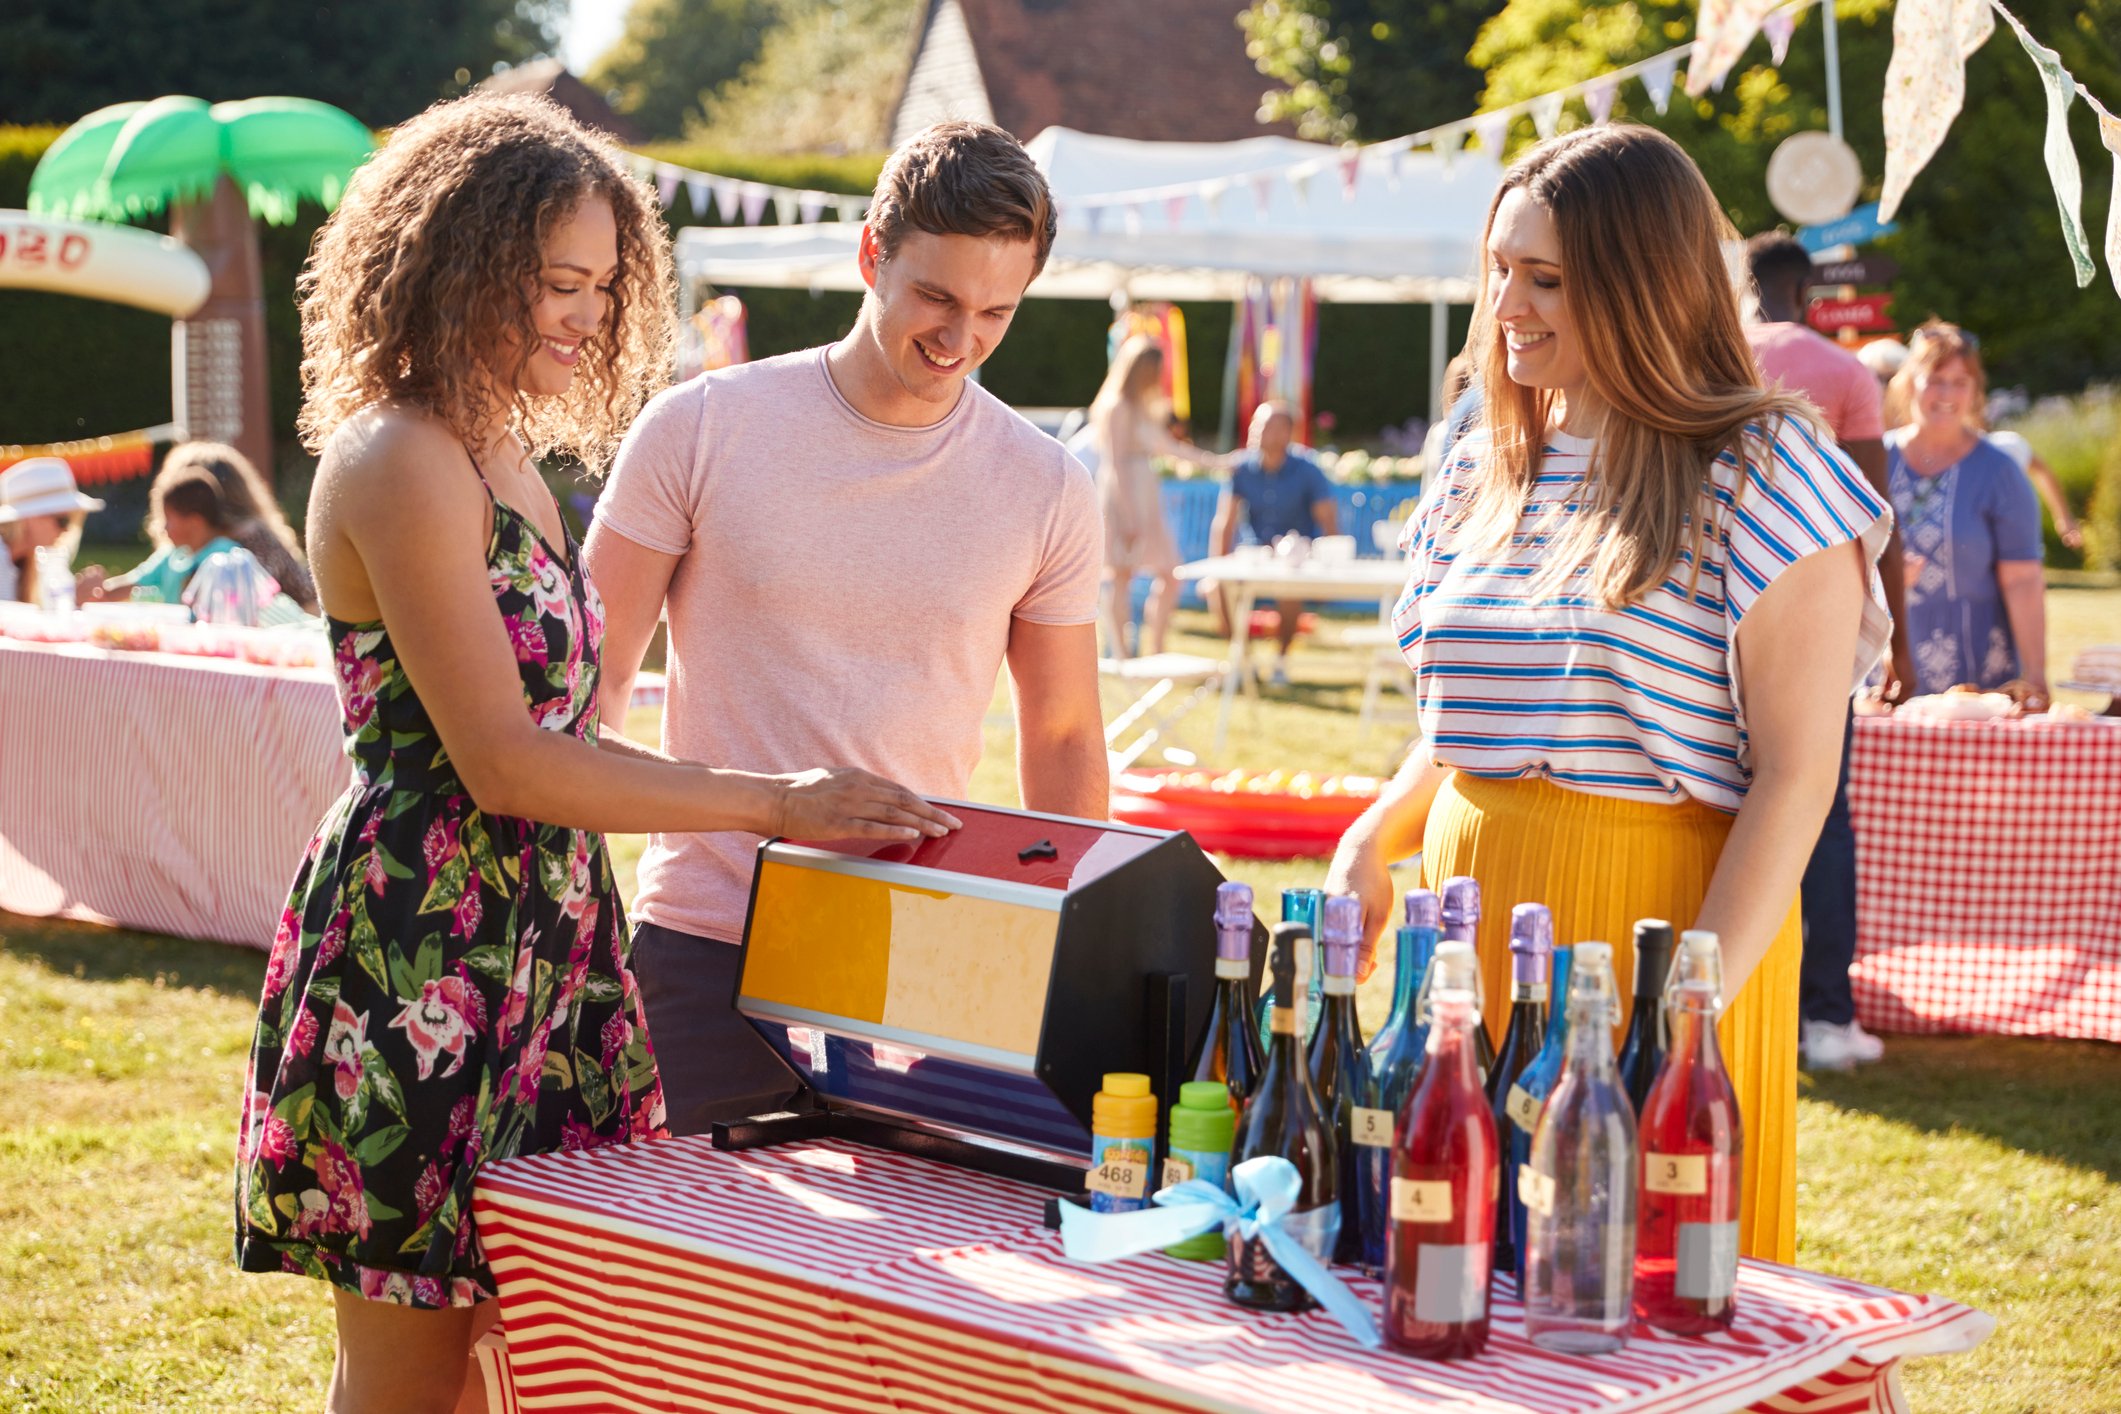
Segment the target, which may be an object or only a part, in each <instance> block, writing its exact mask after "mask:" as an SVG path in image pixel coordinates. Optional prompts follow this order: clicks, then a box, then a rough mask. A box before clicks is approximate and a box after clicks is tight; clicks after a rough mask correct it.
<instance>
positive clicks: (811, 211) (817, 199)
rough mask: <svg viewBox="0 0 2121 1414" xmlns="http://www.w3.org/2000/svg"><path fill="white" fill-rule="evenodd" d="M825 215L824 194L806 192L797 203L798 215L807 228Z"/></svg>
mask: <svg viewBox="0 0 2121 1414" xmlns="http://www.w3.org/2000/svg"><path fill="white" fill-rule="evenodd" d="M824 214H825V197H824V194H823V193H822V192H814V191H806V192H804V193H803V195H802V199H801V200H799V201H798V202H797V203H796V215H797V216H798V217H800V218H801V220H802V222H803V224H804V225H806V226H808V225H811V224H813V223H815V222H816V220H817V218H818V217H820V216H822V215H824Z"/></svg>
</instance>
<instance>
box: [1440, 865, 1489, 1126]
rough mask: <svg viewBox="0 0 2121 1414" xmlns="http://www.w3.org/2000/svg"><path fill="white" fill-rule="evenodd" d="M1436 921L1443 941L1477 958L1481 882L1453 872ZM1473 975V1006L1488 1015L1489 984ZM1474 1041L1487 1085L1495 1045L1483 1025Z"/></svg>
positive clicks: (1445, 889)
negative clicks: (1471, 952)
mask: <svg viewBox="0 0 2121 1414" xmlns="http://www.w3.org/2000/svg"><path fill="white" fill-rule="evenodd" d="M1438 921H1439V922H1440V923H1441V925H1442V928H1443V933H1442V941H1443V942H1446V943H1464V944H1465V945H1466V946H1467V947H1469V948H1471V949H1473V953H1474V955H1475V956H1476V957H1477V956H1479V954H1480V881H1479V880H1478V879H1475V878H1472V877H1471V876H1469V875H1465V874H1454V875H1452V876H1451V877H1450V878H1448V879H1446V880H1444V881H1443V894H1442V900H1441V907H1440V909H1439V912H1438ZM1473 975H1474V987H1473V1005H1474V1007H1475V1008H1476V1009H1477V1010H1478V1011H1479V1012H1480V1014H1481V1015H1482V1016H1483V1017H1485V1016H1486V1015H1487V1014H1488V986H1487V983H1486V982H1485V981H1484V980H1482V979H1481V977H1480V974H1479V972H1478V971H1476V972H1475V973H1474V974H1473ZM1473 1043H1474V1048H1475V1052H1476V1055H1477V1058H1478V1059H1479V1061H1480V1078H1481V1084H1482V1085H1486V1084H1487V1077H1488V1072H1489V1071H1491V1070H1493V1069H1494V1068H1495V1044H1494V1042H1492V1041H1491V1040H1489V1039H1488V1032H1487V1027H1486V1025H1485V1024H1483V1025H1482V1027H1481V1030H1480V1034H1479V1035H1477V1036H1475V1037H1474V1038H1473Z"/></svg>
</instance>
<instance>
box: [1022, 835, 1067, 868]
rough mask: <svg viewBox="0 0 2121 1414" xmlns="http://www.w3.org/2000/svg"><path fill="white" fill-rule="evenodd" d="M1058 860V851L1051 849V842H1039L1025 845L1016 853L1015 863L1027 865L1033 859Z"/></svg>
mask: <svg viewBox="0 0 2121 1414" xmlns="http://www.w3.org/2000/svg"><path fill="white" fill-rule="evenodd" d="M1058 858H1060V851H1059V850H1058V849H1055V848H1054V847H1053V841H1051V840H1040V841H1039V842H1038V843H1037V844H1034V845H1027V846H1025V847H1024V848H1023V849H1020V850H1018V851H1017V852H1016V862H1017V863H1019V864H1029V863H1030V862H1031V861H1032V860H1034V859H1058Z"/></svg>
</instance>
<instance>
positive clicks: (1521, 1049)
mask: <svg viewBox="0 0 2121 1414" xmlns="http://www.w3.org/2000/svg"><path fill="white" fill-rule="evenodd" d="M1553 960H1554V916H1553V915H1552V914H1551V913H1549V912H1547V906H1546V905H1545V904H1543V903H1520V904H1518V905H1517V906H1516V907H1515V908H1513V909H1511V910H1510V1024H1509V1027H1508V1028H1507V1029H1506V1030H1505V1031H1504V1032H1503V1033H1502V1049H1501V1050H1500V1051H1498V1052H1497V1053H1496V1055H1495V1064H1494V1065H1493V1066H1492V1067H1491V1068H1490V1069H1489V1071H1488V1075H1487V1082H1486V1083H1487V1095H1488V1108H1489V1109H1490V1110H1492V1111H1493V1112H1494V1115H1495V1134H1496V1141H1497V1143H1498V1145H1499V1146H1500V1147H1501V1149H1502V1212H1501V1213H1500V1214H1499V1215H1498V1217H1497V1220H1496V1223H1495V1270H1496V1271H1498V1272H1514V1271H1516V1270H1517V1245H1516V1243H1515V1242H1514V1241H1512V1240H1511V1236H1510V1233H1511V1228H1512V1226H1513V1222H1514V1219H1515V1215H1514V1212H1513V1210H1514V1209H1515V1207H1516V1205H1517V1165H1516V1163H1515V1162H1513V1161H1512V1159H1511V1156H1510V1149H1509V1139H1510V1128H1511V1125H1510V1111H1509V1105H1510V1088H1511V1087H1512V1086H1514V1085H1515V1084H1516V1083H1517V1078H1518V1077H1519V1076H1521V1075H1523V1074H1524V1068H1525V1067H1526V1066H1528V1065H1530V1064H1531V1063H1532V1057H1534V1056H1536V1055H1538V1054H1539V1051H1540V1048H1541V1047H1543V1046H1544V1045H1545V1044H1546V1040H1547V978H1548V975H1549V969H1550V967H1551V966H1552V963H1553ZM1515 1225H1517V1226H1522V1224H1521V1222H1519V1223H1515Z"/></svg>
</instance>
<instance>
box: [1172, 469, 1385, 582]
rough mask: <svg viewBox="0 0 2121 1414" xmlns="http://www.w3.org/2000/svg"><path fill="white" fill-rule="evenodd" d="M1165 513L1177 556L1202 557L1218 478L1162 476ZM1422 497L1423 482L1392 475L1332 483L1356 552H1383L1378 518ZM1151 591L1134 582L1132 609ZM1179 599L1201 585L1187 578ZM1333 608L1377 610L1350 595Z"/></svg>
mask: <svg viewBox="0 0 2121 1414" xmlns="http://www.w3.org/2000/svg"><path fill="white" fill-rule="evenodd" d="M1163 490H1164V517H1165V519H1166V520H1167V521H1168V522H1169V523H1170V526H1171V535H1172V538H1173V539H1175V540H1176V541H1177V542H1178V557H1179V558H1180V559H1181V560H1201V559H1206V558H1207V556H1208V554H1209V553H1210V552H1209V548H1208V533H1209V531H1210V529H1211V528H1212V527H1213V526H1214V524H1215V503H1216V501H1217V499H1219V498H1220V497H1221V495H1222V483H1221V482H1219V481H1206V480H1203V481H1166V482H1165V483H1164V487H1163ZM1420 497H1421V484H1420V483H1419V482H1413V481H1393V482H1386V483H1382V484H1378V485H1371V486H1340V485H1336V486H1335V487H1334V488H1333V500H1334V503H1335V505H1336V506H1337V507H1338V508H1339V513H1340V533H1341V534H1343V535H1352V536H1354V537H1355V553H1356V554H1357V555H1359V556H1361V557H1362V558H1363V559H1374V558H1376V557H1377V556H1379V555H1382V554H1383V553H1384V552H1383V551H1381V550H1379V549H1378V548H1377V545H1376V542H1375V539H1374V534H1373V532H1374V527H1375V526H1376V525H1377V524H1378V523H1379V522H1381V521H1388V520H1398V519H1404V518H1405V517H1406V516H1408V515H1410V514H1412V512H1413V510H1414V503H1415V501H1417V500H1419V499H1420ZM1251 538H1252V537H1251V534H1250V533H1249V532H1247V531H1244V530H1242V529H1240V531H1239V532H1238V540H1239V542H1240V543H1244V542H1246V541H1249V540H1250V539H1251ZM1148 597H1149V581H1148V580H1146V579H1136V580H1135V582H1134V611H1135V613H1137V614H1139V613H1140V612H1141V607H1142V604H1143V602H1144V601H1145V600H1147V598H1148ZM1179 602H1180V603H1181V604H1183V605H1185V606H1186V607H1187V608H1189V609H1198V608H1200V607H1202V600H1201V597H1200V593H1199V591H1197V590H1196V589H1194V587H1193V586H1192V585H1191V584H1187V585H1185V586H1184V589H1183V594H1182V597H1181V598H1180V600H1179ZM1332 607H1334V608H1348V609H1361V610H1364V611H1365V612H1373V613H1374V612H1375V611H1376V608H1377V605H1376V603H1375V602H1374V601H1368V600H1364V601H1357V600H1350V601H1348V603H1346V604H1344V605H1333V606H1332Z"/></svg>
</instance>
